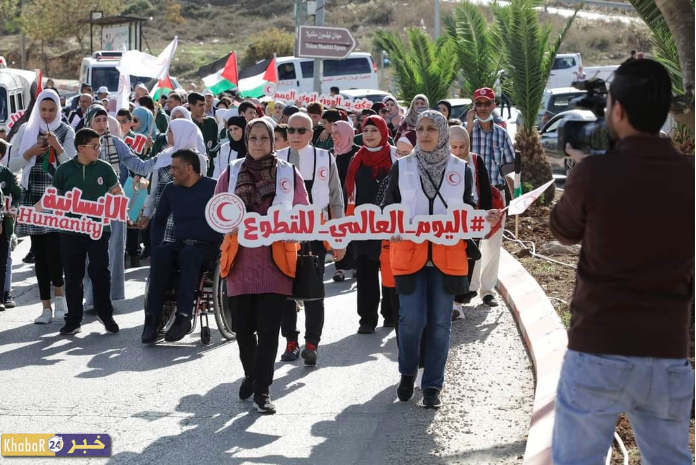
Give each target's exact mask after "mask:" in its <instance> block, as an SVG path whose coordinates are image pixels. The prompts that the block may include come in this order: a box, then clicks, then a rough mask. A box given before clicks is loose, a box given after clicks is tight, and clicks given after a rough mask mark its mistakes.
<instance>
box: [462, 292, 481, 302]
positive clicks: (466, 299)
mask: <svg viewBox="0 0 696 465" xmlns="http://www.w3.org/2000/svg"><path fill="white" fill-rule="evenodd" d="M477 295H478V292H477V291H469V292H467V293H465V294H464V298H463V300H462V304H468V303H470V302H471V299H473V298H474V297H476V296H477Z"/></svg>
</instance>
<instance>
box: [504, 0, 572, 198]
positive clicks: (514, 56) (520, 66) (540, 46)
mask: <svg viewBox="0 0 696 465" xmlns="http://www.w3.org/2000/svg"><path fill="white" fill-rule="evenodd" d="M541 4H543V2H539V1H538V0H512V1H511V2H510V4H509V5H507V6H498V5H494V7H493V15H494V17H495V21H496V23H497V25H498V30H499V31H500V37H501V39H502V45H503V47H502V48H503V52H504V54H505V69H506V73H507V75H508V76H509V77H510V78H511V79H512V86H511V92H512V100H514V102H515V103H516V105H517V109H518V110H520V112H521V113H522V120H523V124H522V126H521V127H520V126H518V127H517V134H516V135H515V143H516V146H517V149H518V150H519V151H520V152H521V153H522V182H523V183H525V182H529V183H531V184H532V186H534V187H539V186H541V185H542V184H544V183H545V182H547V181H548V180H549V179H551V177H552V173H551V166H550V165H549V163H548V161H547V160H546V156H545V155H544V149H543V147H542V146H541V140H540V138H539V132H538V131H537V128H536V115H537V113H538V111H539V108H540V107H541V100H542V97H543V95H544V89H545V87H546V82H547V81H548V80H549V75H550V74H551V66H552V65H553V62H554V59H555V58H556V53H558V49H559V48H560V46H561V43H562V42H563V38H564V37H565V35H566V33H567V32H568V29H570V26H571V25H572V24H573V21H574V20H575V15H576V14H577V12H578V9H579V8H580V7H578V9H576V10H575V13H574V14H573V16H571V17H570V18H569V19H568V21H567V22H566V24H565V26H564V27H563V29H562V30H561V32H560V33H559V34H558V36H557V37H556V39H555V40H554V41H553V42H550V38H551V26H550V25H548V26H546V27H543V28H542V27H541V26H540V25H539V16H538V13H537V11H536V10H535V7H537V6H539V5H541ZM554 190H555V188H554V185H553V184H552V185H551V187H550V191H549V190H547V191H546V194H545V199H546V202H547V203H550V202H551V201H552V200H553V198H554Z"/></svg>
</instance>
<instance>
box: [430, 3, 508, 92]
mask: <svg viewBox="0 0 696 465" xmlns="http://www.w3.org/2000/svg"><path fill="white" fill-rule="evenodd" d="M444 22H445V28H446V30H447V35H448V36H449V37H450V38H451V39H452V40H453V41H454V43H455V44H456V45H457V47H456V51H457V58H458V65H457V66H458V68H459V70H460V71H461V78H462V82H463V84H464V94H465V96H468V97H471V96H473V95H474V92H475V91H476V89H480V88H482V87H493V86H494V85H495V82H496V80H497V79H498V73H499V72H500V69H501V65H502V58H503V53H502V51H501V46H500V37H499V36H498V35H497V34H496V33H495V32H494V31H493V28H491V27H489V26H488V23H487V22H486V18H484V16H483V14H482V13H481V11H480V10H479V8H478V7H477V6H476V5H474V4H473V3H470V2H469V1H467V0H464V1H462V3H461V4H460V5H459V6H458V7H457V8H456V9H455V10H454V15H453V16H447V17H445V18H444Z"/></svg>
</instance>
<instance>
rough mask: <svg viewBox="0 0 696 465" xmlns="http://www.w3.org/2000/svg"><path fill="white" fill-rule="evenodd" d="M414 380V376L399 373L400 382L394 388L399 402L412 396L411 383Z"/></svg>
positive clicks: (412, 383)
mask: <svg viewBox="0 0 696 465" xmlns="http://www.w3.org/2000/svg"><path fill="white" fill-rule="evenodd" d="M415 382H416V377H415V376H406V375H401V382H400V383H399V387H398V388H396V397H398V398H399V400H400V401H401V402H408V401H409V400H411V398H412V397H413V385H414V383H415Z"/></svg>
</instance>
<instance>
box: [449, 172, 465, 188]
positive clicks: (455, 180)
mask: <svg viewBox="0 0 696 465" xmlns="http://www.w3.org/2000/svg"><path fill="white" fill-rule="evenodd" d="M446 177H447V182H448V183H450V185H452V186H458V185H459V184H460V183H461V182H462V176H461V175H460V174H459V173H457V172H455V171H450V172H449V173H447V175H446Z"/></svg>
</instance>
